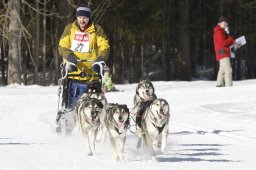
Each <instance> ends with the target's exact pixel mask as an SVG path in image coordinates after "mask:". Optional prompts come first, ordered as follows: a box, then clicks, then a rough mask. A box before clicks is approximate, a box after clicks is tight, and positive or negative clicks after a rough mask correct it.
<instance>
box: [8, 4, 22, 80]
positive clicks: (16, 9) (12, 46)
mask: <svg viewBox="0 0 256 170" xmlns="http://www.w3.org/2000/svg"><path fill="white" fill-rule="evenodd" d="M9 9H10V11H9V13H8V16H9V21H10V23H9V34H8V45H9V52H8V84H12V83H17V84H21V83H22V80H21V50H20V48H21V29H20V28H21V23H20V20H19V16H20V1H19V0H10V1H9Z"/></svg>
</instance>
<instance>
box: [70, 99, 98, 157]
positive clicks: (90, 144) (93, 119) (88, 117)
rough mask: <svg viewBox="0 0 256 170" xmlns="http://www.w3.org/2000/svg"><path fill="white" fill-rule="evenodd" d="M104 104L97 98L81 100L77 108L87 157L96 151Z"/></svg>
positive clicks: (76, 111) (76, 114) (76, 116)
mask: <svg viewBox="0 0 256 170" xmlns="http://www.w3.org/2000/svg"><path fill="white" fill-rule="evenodd" d="M102 108H103V104H102V103H101V101H100V100H98V99H96V98H88V97H83V98H81V99H80V100H79V101H78V103H77V105H76V107H75V112H74V113H75V121H76V123H77V124H78V125H79V126H80V127H81V129H82V133H83V137H84V141H85V144H86V146H87V155H89V156H91V155H92V150H93V151H95V140H96V136H97V133H98V129H99V127H100V114H101V112H102ZM90 140H91V141H90Z"/></svg>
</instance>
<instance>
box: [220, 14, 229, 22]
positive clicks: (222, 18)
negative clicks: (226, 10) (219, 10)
mask: <svg viewBox="0 0 256 170" xmlns="http://www.w3.org/2000/svg"><path fill="white" fill-rule="evenodd" d="M223 21H225V22H228V20H227V18H226V17H224V16H221V17H220V18H219V23H221V22H223Z"/></svg>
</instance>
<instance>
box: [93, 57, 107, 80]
mask: <svg viewBox="0 0 256 170" xmlns="http://www.w3.org/2000/svg"><path fill="white" fill-rule="evenodd" d="M104 65H105V61H104V58H103V57H102V56H99V57H98V58H97V59H96V60H95V61H94V62H93V64H92V68H91V70H92V71H95V72H96V73H98V74H99V75H101V76H102V77H103V66H104Z"/></svg>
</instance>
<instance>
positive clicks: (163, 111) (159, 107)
mask: <svg viewBox="0 0 256 170" xmlns="http://www.w3.org/2000/svg"><path fill="white" fill-rule="evenodd" d="M169 110H170V108H169V104H168V102H167V101H166V100H164V99H156V100H154V101H153V102H152V103H151V105H150V106H149V107H148V108H147V109H146V111H145V113H144V116H143V120H142V123H141V124H142V132H143V133H142V137H143V139H144V141H145V142H146V144H147V145H148V146H149V148H150V150H151V151H152V156H153V157H155V151H156V150H157V148H158V147H161V150H162V151H164V150H165V147H166V144H167V137H168V133H169V118H170V113H169V112H170V111H169Z"/></svg>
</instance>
